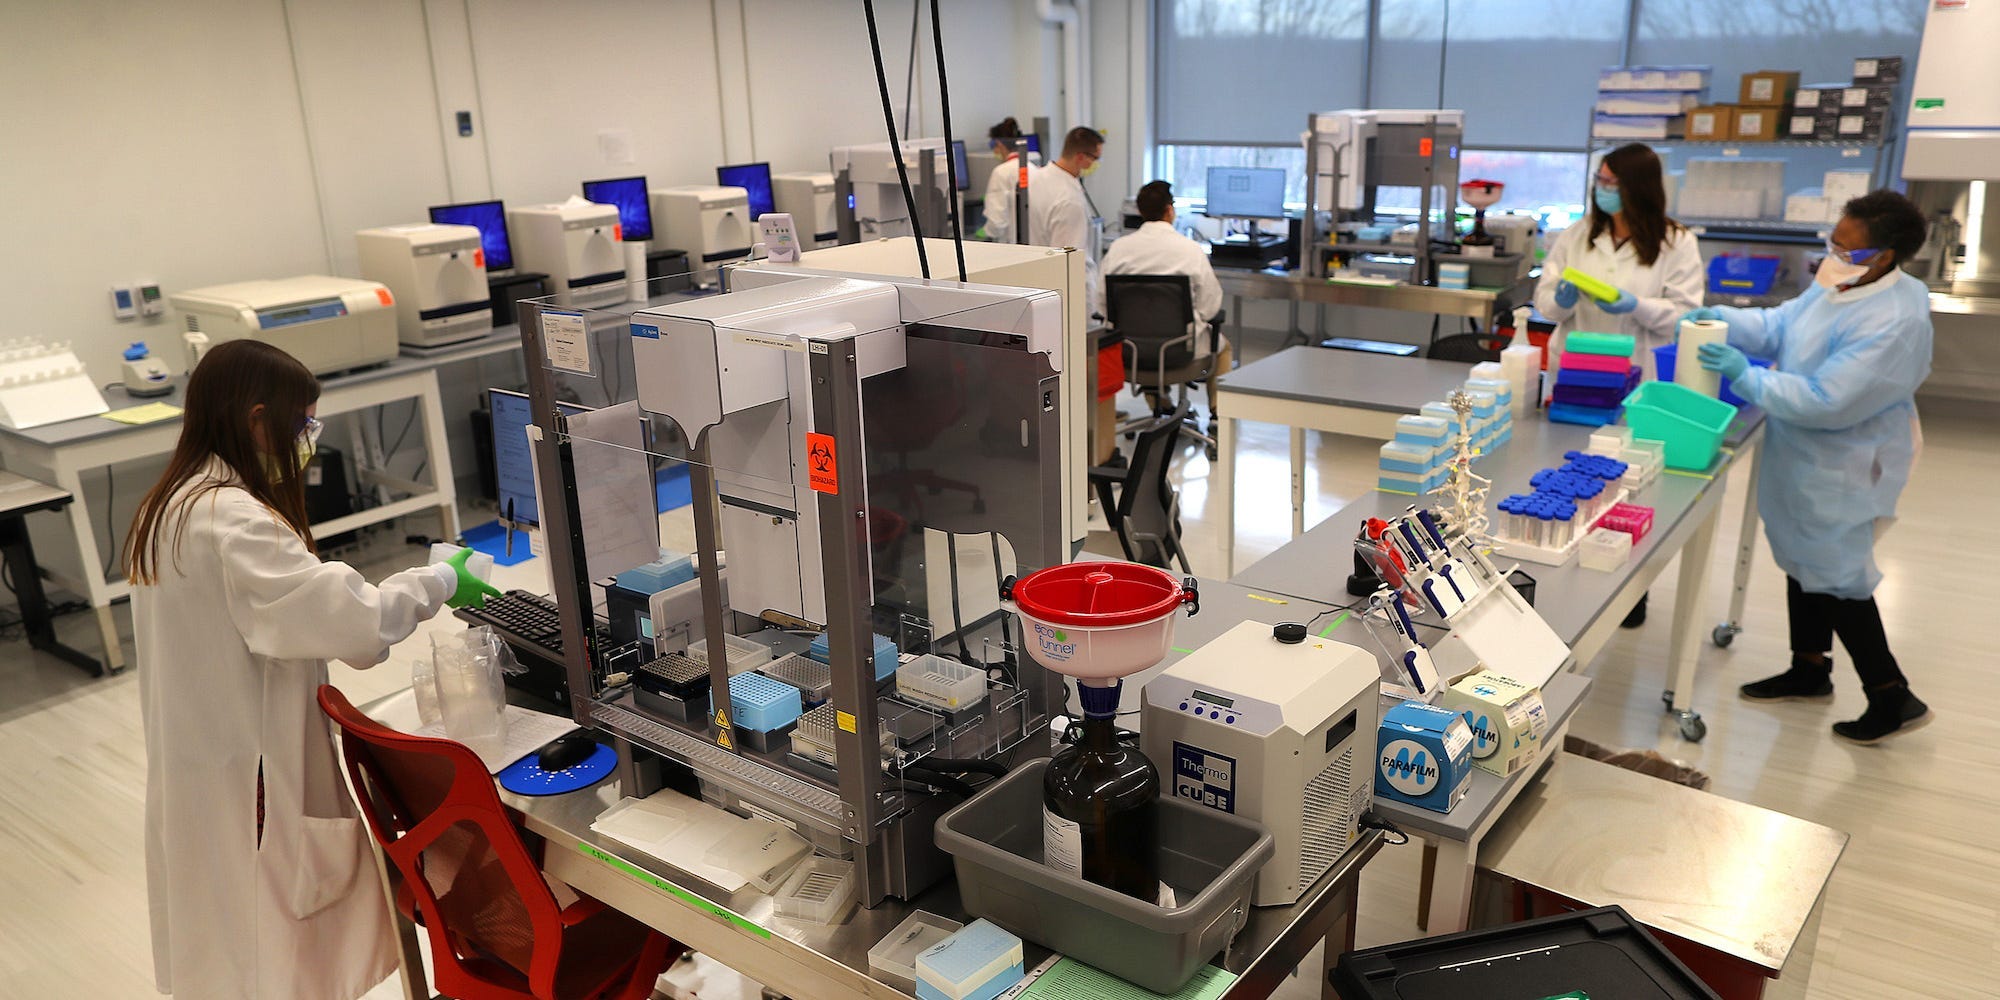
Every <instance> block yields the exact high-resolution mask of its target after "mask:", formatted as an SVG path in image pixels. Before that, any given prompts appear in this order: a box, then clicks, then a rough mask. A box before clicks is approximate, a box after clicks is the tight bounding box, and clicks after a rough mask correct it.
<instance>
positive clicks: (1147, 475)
mask: <svg viewBox="0 0 2000 1000" xmlns="http://www.w3.org/2000/svg"><path fill="white" fill-rule="evenodd" d="M1186 419H1187V403H1186V401H1185V400H1183V401H1182V402H1181V403H1180V404H1179V405H1177V406H1175V407H1174V409H1173V412H1171V413H1167V414H1164V415H1162V416H1157V417H1152V418H1150V419H1148V420H1147V421H1145V423H1144V424H1143V425H1142V426H1140V427H1138V428H1137V429H1136V430H1137V433H1136V435H1135V437H1134V438H1133V441H1132V457H1131V459H1130V460H1129V461H1127V462H1126V463H1125V464H1124V465H1123V466H1099V467H1097V468H1094V469H1091V470H1090V482H1091V485H1092V486H1094V487H1096V489H1097V503H1098V506H1100V507H1102V508H1103V509H1104V519H1105V520H1106V521H1108V522H1110V524H1111V530H1112V531H1113V532H1114V533H1116V534H1117V535H1118V546H1119V548H1121V549H1123V550H1124V552H1125V558H1127V559H1130V560H1131V561H1133V562H1137V563H1145V564H1146V565H1148V566H1158V567H1160V568H1161V569H1169V568H1171V567H1170V566H1169V565H1168V560H1170V559H1171V560H1174V561H1176V562H1179V563H1180V567H1181V572H1182V573H1186V574H1193V573H1194V570H1192V569H1190V568H1189V567H1188V558H1187V550H1186V549H1185V548H1183V547H1182V546H1181V517H1180V509H1181V500H1180V491H1179V490H1177V489H1175V488H1174V484H1173V483H1172V482H1171V481H1169V480H1168V478H1167V471H1168V469H1169V468H1170V467H1171V466H1172V465H1173V461H1174V454H1175V453H1176V452H1178V451H1179V450H1180V436H1181V432H1182V431H1183V430H1185V429H1186V425H1185V423H1184V421H1185V420H1186Z"/></svg>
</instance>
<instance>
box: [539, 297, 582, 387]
mask: <svg viewBox="0 0 2000 1000" xmlns="http://www.w3.org/2000/svg"><path fill="white" fill-rule="evenodd" d="M542 350H543V352H544V353H546V354H547V355H548V358H549V365H550V367H553V368H557V369H560V370H562V371H566V372H575V373H577V374H578V375H589V374H590V373H591V372H590V331H589V328H588V327H587V326H586V325H585V324H584V322H583V314H582V313H580V312H547V311H545V312H543V313H542Z"/></svg>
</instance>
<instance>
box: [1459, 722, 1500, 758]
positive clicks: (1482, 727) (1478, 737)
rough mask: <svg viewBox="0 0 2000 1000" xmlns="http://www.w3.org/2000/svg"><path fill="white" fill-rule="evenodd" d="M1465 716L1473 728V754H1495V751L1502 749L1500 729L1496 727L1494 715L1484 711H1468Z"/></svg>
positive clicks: (1486, 755)
mask: <svg viewBox="0 0 2000 1000" xmlns="http://www.w3.org/2000/svg"><path fill="white" fill-rule="evenodd" d="M1463 718H1464V719H1465V724H1466V725H1467V726H1469V727H1471V729H1472V755H1473V756H1474V757H1491V756H1493V751H1495V750H1498V749H1500V731H1499V730H1498V729H1496V728H1495V727H1494V725H1493V717H1492V716H1490V715H1487V714H1486V713H1485V712H1483V711H1481V712H1478V713H1476V714H1475V713H1474V712H1471V711H1467V712H1465V713H1464V715H1463Z"/></svg>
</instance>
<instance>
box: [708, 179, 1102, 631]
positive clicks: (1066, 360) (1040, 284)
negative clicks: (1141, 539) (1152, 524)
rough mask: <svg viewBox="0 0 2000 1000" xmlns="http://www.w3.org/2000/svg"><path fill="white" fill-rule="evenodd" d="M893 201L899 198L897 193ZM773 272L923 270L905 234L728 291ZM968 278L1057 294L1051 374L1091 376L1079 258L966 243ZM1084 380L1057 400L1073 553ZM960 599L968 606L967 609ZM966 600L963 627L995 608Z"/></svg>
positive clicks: (936, 261)
mask: <svg viewBox="0 0 2000 1000" xmlns="http://www.w3.org/2000/svg"><path fill="white" fill-rule="evenodd" d="M898 197H901V195H900V193H899V194H898ZM924 248H925V251H926V253H928V255H929V256H930V261H931V273H932V274H933V275H940V276H941V275H942V274H943V273H944V272H945V271H947V270H950V271H952V275H953V277H956V276H957V273H956V270H955V267H956V265H955V264H948V263H946V262H948V261H953V260H954V257H953V252H952V244H951V241H950V240H945V239H926V240H925V241H924ZM778 273H802V274H832V275H843V276H848V277H861V276H869V277H888V278H915V277H918V276H919V274H920V273H921V272H920V270H919V268H918V266H917V242H916V239H915V238H913V237H907V236H905V237H899V238H896V239H887V240H870V241H868V242H866V243H854V244H848V245H845V246H837V247H829V248H825V249H820V250H809V251H807V252H805V253H802V254H800V255H799V260H798V263H797V264H775V265H774V264H771V263H770V262H759V263H758V264H756V265H755V266H754V268H752V269H745V268H738V269H737V270H736V273H735V275H734V276H732V278H731V280H732V282H736V283H739V284H732V285H731V287H739V286H740V287H748V286H749V285H750V284H755V283H759V282H768V281H770V280H771V279H770V278H769V277H761V276H760V275H761V274H778ZM965 276H966V280H967V281H971V282H976V283H978V284H982V285H1011V286H1014V287H1016V288H1040V289H1046V290H1048V291H1052V292H1055V293H1057V294H1058V295H1061V296H1062V345H1063V346H1062V350H1061V356H1060V357H1059V358H1057V359H1056V362H1055V364H1056V369H1057V370H1058V371H1066V372H1084V371H1088V370H1089V364H1090V357H1091V348H1090V347H1088V346H1087V345H1088V343H1089V338H1088V337H1086V336H1085V335H1084V331H1085V326H1084V313H1083V309H1084V298H1085V295H1084V287H1085V286H1084V280H1085V279H1084V271H1083V254H1082V253H1081V252H1079V251H1075V250H1065V249H1059V248H1050V247H1030V246H1021V245H1017V244H1013V243H984V242H968V243H966V244H965ZM1084 381H1085V380H1084V379H1082V378H1065V379H1063V385H1062V394H1061V399H1060V402H1059V408H1060V411H1061V414H1062V430H1061V433H1062V480H1063V497H1064V502H1063V513H1062V525H1063V538H1064V539H1065V540H1067V541H1069V542H1070V543H1071V544H1072V546H1074V547H1076V548H1081V545H1082V542H1083V540H1084V538H1085V536H1086V535H1087V534H1088V533H1089V529H1088V527H1087V526H1086V521H1087V520H1088V518H1089V514H1090V500H1089V497H1090V485H1089V469H1088V463H1087V458H1088V456H1089V454H1090V452H1089V446H1088V442H1089V435H1090V408H1091V401H1092V396H1091V393H1093V392H1094V391H1095V390H1093V389H1091V388H1090V387H1089V386H1087V385H1085V384H1084ZM975 549H976V547H968V546H960V547H959V554H960V558H961V559H962V560H969V559H971V558H973V553H974V551H975ZM967 569H968V571H970V568H969V567H967ZM965 600H970V601H971V602H973V603H972V604H970V605H968V604H966V603H965ZM965 600H962V601H961V603H960V608H959V612H960V614H962V615H963V616H964V617H963V620H964V621H976V620H978V619H979V617H980V616H981V615H985V614H988V613H990V612H992V611H993V610H994V609H995V607H997V602H991V598H990V596H988V595H981V594H978V593H973V594H968V595H965ZM990 602H991V603H990Z"/></svg>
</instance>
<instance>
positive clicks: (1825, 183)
mask: <svg viewBox="0 0 2000 1000" xmlns="http://www.w3.org/2000/svg"><path fill="white" fill-rule="evenodd" d="M1874 182H1875V178H1874V176H1873V175H1871V174H1870V173H1869V172H1868V171H1866V170H1829V171H1827V172H1826V176H1825V177H1823V178H1821V180H1820V192H1821V193H1822V194H1825V195H1826V198H1827V200H1828V201H1830V202H1832V203H1833V208H1834V211H1836V212H1837V211H1840V210H1841V209H1842V208H1844V207H1845V206H1846V205H1847V203H1848V202H1850V201H1853V200H1854V199H1856V198H1859V197H1861V196H1862V195H1864V194H1867V193H1868V191H1869V189H1870V187H1871V186H1872V185H1873V184H1874Z"/></svg>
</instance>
